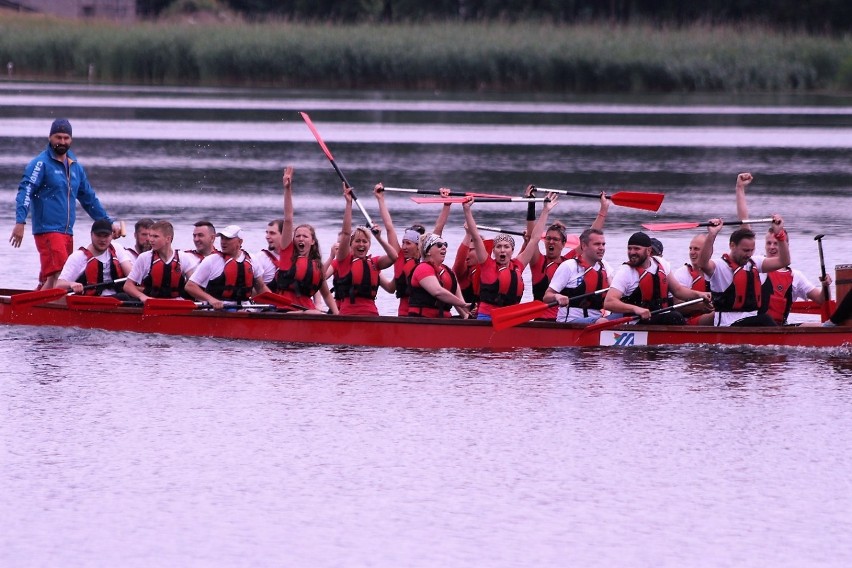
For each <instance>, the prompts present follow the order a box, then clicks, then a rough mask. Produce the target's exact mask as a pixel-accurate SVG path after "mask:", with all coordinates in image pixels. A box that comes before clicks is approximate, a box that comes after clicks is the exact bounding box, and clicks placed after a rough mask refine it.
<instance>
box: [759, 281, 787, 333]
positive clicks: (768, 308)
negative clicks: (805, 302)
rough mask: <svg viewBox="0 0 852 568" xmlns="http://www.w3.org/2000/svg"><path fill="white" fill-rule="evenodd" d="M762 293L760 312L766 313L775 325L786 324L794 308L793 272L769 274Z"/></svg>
mask: <svg viewBox="0 0 852 568" xmlns="http://www.w3.org/2000/svg"><path fill="white" fill-rule="evenodd" d="M760 292H761V294H762V302H761V303H762V306H761V309H760V311H761V312H765V313H766V314H767V315H768V316H769V317H771V318H772V319H773V320H775V323H777V324H779V325H784V324H786V323H787V317H788V316H789V315H790V309H791V308H792V307H793V271H792V270H789V269H787V270H776V271H774V272H767V273H766V280H765V281H764V282H763V287H762V289H761V291H760Z"/></svg>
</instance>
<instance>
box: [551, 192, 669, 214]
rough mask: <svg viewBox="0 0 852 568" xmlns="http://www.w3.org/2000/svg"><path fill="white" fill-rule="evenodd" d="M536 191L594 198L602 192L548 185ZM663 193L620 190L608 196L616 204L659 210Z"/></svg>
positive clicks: (597, 197) (598, 196) (599, 196)
mask: <svg viewBox="0 0 852 568" xmlns="http://www.w3.org/2000/svg"><path fill="white" fill-rule="evenodd" d="M535 189H536V191H544V192H553V193H560V194H562V195H571V196H573V197H589V198H592V199H600V198H601V194H600V193H583V192H580V191H565V190H564V189H548V188H546V187H536V188H535ZM665 197H666V196H665V194H663V193H640V192H638V191H618V192H616V193H613V194H612V195H607V196H606V198H607V199H609V200H610V201H612V202H613V203H614V204H616V205H620V206H621V207H632V208H633V209H645V210H646V211H658V210H659V209H660V205H662V204H663V199H664V198H665Z"/></svg>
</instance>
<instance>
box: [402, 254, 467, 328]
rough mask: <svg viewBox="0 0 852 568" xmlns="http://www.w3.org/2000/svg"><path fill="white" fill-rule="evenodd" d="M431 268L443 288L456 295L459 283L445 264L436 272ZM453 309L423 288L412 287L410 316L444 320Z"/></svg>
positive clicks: (409, 301)
mask: <svg viewBox="0 0 852 568" xmlns="http://www.w3.org/2000/svg"><path fill="white" fill-rule="evenodd" d="M431 268H432V270H433V272H434V274H435V276H436V277H437V278H438V282H439V283H440V284H441V287H442V288H444V289H445V290H449V291H450V292H452V293H453V294H455V293H456V289H457V288H458V284H459V282H458V279H456V275H455V274H454V273H453V271H452V270H451V269H450V268H449V267H448V266H446V265H445V264H442V265H441V268H440V269H438V270H435V268H434V267H431ZM451 307H452V306H451V305H450V304H447V303H445V302H442V301H441V300H439V299H437V298H436V297H435V296H433V295H432V294H430V293H429V292H427V291H426V290H425V289H424V288H423V287H422V286H414V285H412V286H411V290H410V295H409V297H408V314H409V315H419V316H425V317H437V318H442V317H444V316H445V313H446V312H448V311H450V309H451Z"/></svg>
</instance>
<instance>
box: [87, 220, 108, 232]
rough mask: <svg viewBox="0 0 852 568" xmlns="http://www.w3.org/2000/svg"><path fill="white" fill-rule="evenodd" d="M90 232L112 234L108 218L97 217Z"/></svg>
mask: <svg viewBox="0 0 852 568" xmlns="http://www.w3.org/2000/svg"><path fill="white" fill-rule="evenodd" d="M92 232H93V233H94V234H96V235H100V234H103V233H109V234H110V235H111V234H112V223H110V221H109V219H98V220H97V221H95V222H94V223H92Z"/></svg>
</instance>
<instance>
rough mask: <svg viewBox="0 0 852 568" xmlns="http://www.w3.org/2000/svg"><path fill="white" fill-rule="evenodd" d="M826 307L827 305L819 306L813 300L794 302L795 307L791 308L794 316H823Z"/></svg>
mask: <svg viewBox="0 0 852 568" xmlns="http://www.w3.org/2000/svg"><path fill="white" fill-rule="evenodd" d="M825 305H826V304H825V303H823V304H817V303H816V302H814V301H813V300H799V301H798V302H793V305H792V306H790V312H792V313H794V314H814V315H815V314H821V313H822V311H823V309H824V308H823V306H825ZM823 321H824V320H823Z"/></svg>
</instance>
